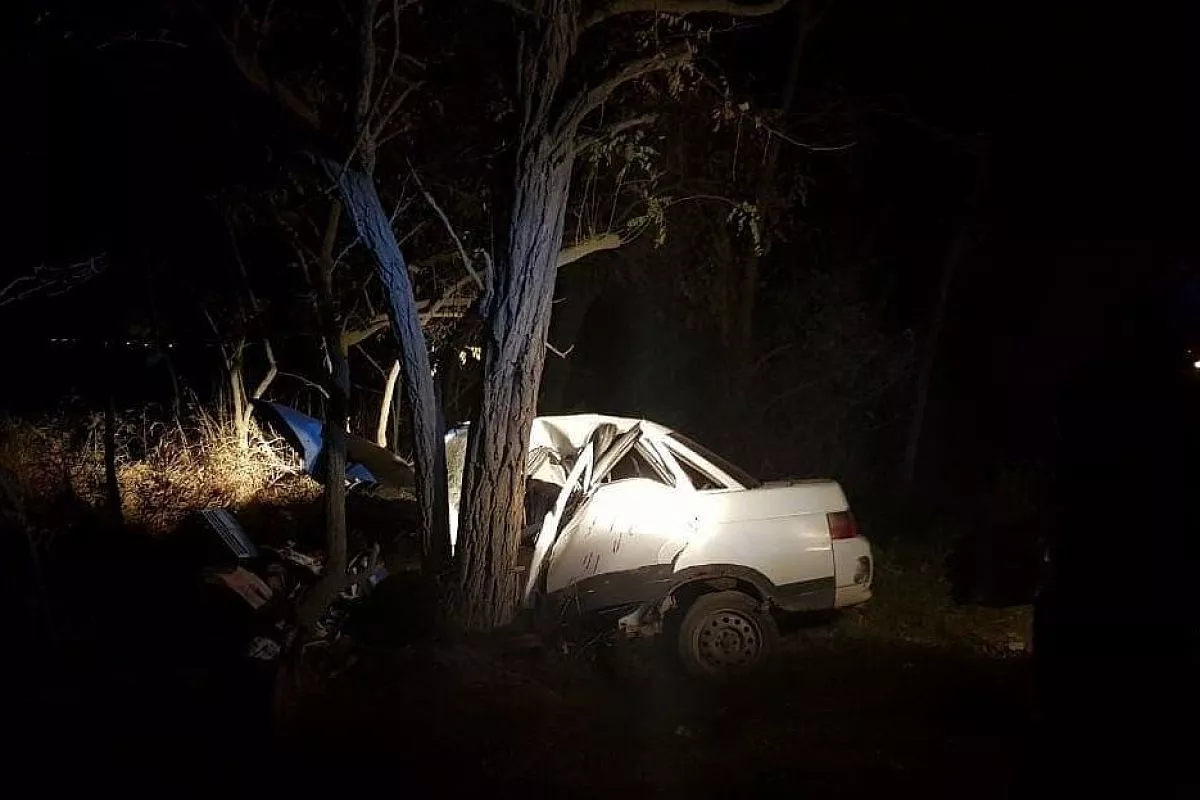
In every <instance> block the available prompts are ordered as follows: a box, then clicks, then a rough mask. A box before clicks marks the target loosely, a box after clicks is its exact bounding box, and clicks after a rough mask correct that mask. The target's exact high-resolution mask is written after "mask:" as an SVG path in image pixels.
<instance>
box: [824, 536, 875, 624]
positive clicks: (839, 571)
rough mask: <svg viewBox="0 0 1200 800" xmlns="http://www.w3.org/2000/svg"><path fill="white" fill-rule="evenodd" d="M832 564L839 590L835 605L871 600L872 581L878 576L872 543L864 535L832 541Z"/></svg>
mask: <svg viewBox="0 0 1200 800" xmlns="http://www.w3.org/2000/svg"><path fill="white" fill-rule="evenodd" d="M833 566H834V577H835V579H836V583H837V589H836V591H835V594H834V600H833V607H834V608H843V607H845V606H852V605H856V604H858V603H865V602H866V601H867V600H870V599H871V581H872V579H873V578H874V577H875V561H874V559H873V558H872V556H871V543H870V542H868V541H867V540H866V539H865V538H863V537H862V536H856V537H854V538H853V539H839V540H837V541H835V542H834V543H833Z"/></svg>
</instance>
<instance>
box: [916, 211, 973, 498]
mask: <svg viewBox="0 0 1200 800" xmlns="http://www.w3.org/2000/svg"><path fill="white" fill-rule="evenodd" d="M967 231H968V225H967V223H966V222H963V223H962V224H960V225H959V229H958V233H956V234H955V236H954V242H953V243H952V244H951V245H950V250H949V251H948V252H947V254H946V260H945V262H944V263H943V264H942V277H941V279H940V280H939V282H938V293H937V299H936V301H935V302H934V306H933V317H932V318H931V319H930V321H929V332H928V333H927V334H926V335H925V347H924V352H922V353H921V364H920V366H919V367H918V368H917V396H916V399H915V400H914V401H913V415H912V420H911V421H910V422H909V426H908V440H907V441H906V443H905V446H904V482H905V484H907V485H908V486H909V487H910V488H911V487H912V486H913V484H914V483H916V478H917V457H918V455H919V454H920V448H921V434H922V433H923V432H924V428H925V412H926V409H927V408H928V406H929V387H930V385H931V384H932V383H933V371H934V367H935V365H936V363H937V353H938V346H939V344H940V343H941V338H942V328H943V327H944V326H945V324H946V308H947V307H948V306H949V305H950V289H951V287H952V286H953V285H954V276H955V274H956V273H957V272H958V265H959V262H960V261H961V260H962V255H963V253H964V252H965V250H966V245H967V240H968V238H969V237H968V233H967Z"/></svg>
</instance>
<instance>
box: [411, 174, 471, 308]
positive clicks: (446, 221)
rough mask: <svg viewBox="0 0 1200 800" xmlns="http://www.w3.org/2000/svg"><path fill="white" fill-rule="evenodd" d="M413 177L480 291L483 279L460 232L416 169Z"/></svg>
mask: <svg viewBox="0 0 1200 800" xmlns="http://www.w3.org/2000/svg"><path fill="white" fill-rule="evenodd" d="M409 169H412V166H411V165H410V166H409ZM412 175H413V180H414V181H416V184H417V189H418V190H419V191H420V192H421V194H422V195H424V196H425V202H427V203H429V206H430V208H432V209H433V210H434V211H435V212H436V213H437V215H438V217H440V218H441V220H442V224H443V225H445V226H446V231H447V232H448V233H449V234H450V238H451V239H453V240H454V246H455V247H457V248H458V255H459V256H460V257H461V258H462V262H463V266H464V267H465V268H466V270H467V273H468V274H470V276H471V279H472V280H474V281H475V283H476V284H477V285H478V286H479V288H480V289H482V288H483V278H481V277H479V273H478V272H477V271H476V270H475V267H474V265H473V264H472V263H471V257H470V256H468V255H467V249H466V248H465V247H463V243H462V239H459V238H458V232H457V231H455V230H454V226H453V225H451V224H450V218H449V217H447V216H446V212H445V211H443V210H442V207H441V206H440V205H438V202H437V200H434V199H433V195H431V194H430V193H429V190H427V189H426V188H425V184H424V183H422V182H421V176H420V175H418V174H417V171H416V170H415V169H413V170H412Z"/></svg>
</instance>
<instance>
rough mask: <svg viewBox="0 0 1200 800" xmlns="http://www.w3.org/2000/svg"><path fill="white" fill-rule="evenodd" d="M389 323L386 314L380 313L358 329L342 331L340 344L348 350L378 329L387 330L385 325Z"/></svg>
mask: <svg viewBox="0 0 1200 800" xmlns="http://www.w3.org/2000/svg"><path fill="white" fill-rule="evenodd" d="M390 324H391V321H390V320H389V319H388V317H387V315H386V314H380V315H379V316H377V317H375V318H374V319H373V320H371V321H370V322H369V323H367V326H366V327H365V328H359V329H358V330H353V331H343V332H342V346H343V347H344V348H346V349H347V350H349V349H350V348H351V347H354V346H355V345H358V344H362V343H363V342H365V341H366V340H367V339H370V338H371V337H372V336H374V335H375V334H377V333H379V332H380V331H383V330H387V327H388V325H390Z"/></svg>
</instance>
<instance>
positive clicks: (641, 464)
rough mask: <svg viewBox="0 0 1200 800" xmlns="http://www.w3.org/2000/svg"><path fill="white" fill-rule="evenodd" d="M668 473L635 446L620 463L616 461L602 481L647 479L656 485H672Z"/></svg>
mask: <svg viewBox="0 0 1200 800" xmlns="http://www.w3.org/2000/svg"><path fill="white" fill-rule="evenodd" d="M668 476H669V473H668V472H667V470H666V467H665V466H659V465H657V464H656V463H655V462H654V461H653V460H652V459H651V457H650V456H649V455H648V454H647V453H646V452H645V451H644V450H643V449H642V447H641V445H637V446H635V447H633V448H632V449H630V451H629V452H628V453H626V454H625V455H624V456H623V457H622V458H621V460H620V461H618V462H617V463H616V464H615V465H614V466H613V468H612V470H610V471H609V473H608V476H607V477H606V478H605V479H604V482H605V483H612V482H614V481H623V480H627V479H629V478H647V479H649V480H652V481H655V482H657V483H663V484H668V485H670V484H671V483H673V482H672V481H670V480H669V478H668Z"/></svg>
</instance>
